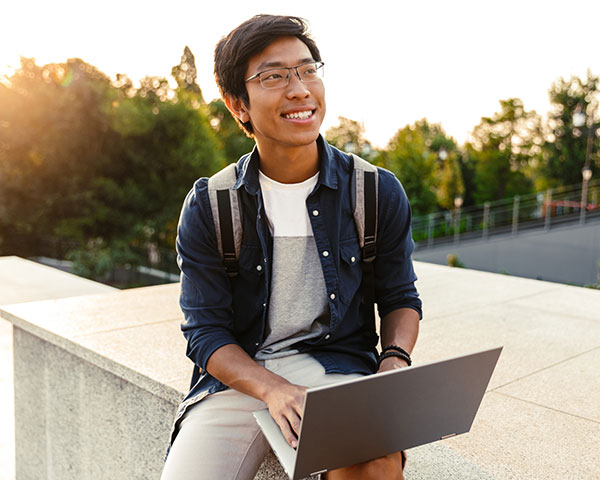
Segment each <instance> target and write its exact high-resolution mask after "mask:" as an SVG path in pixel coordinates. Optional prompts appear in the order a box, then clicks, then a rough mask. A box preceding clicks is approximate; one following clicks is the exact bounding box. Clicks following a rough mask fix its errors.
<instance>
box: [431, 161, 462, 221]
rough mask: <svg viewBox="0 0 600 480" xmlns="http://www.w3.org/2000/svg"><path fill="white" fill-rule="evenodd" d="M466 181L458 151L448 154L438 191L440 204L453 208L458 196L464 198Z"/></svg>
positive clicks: (443, 206) (449, 208) (446, 207)
mask: <svg viewBox="0 0 600 480" xmlns="http://www.w3.org/2000/svg"><path fill="white" fill-rule="evenodd" d="M464 194H465V183H464V181H463V174H462V170H461V165H460V161H459V156H458V154H457V153H456V152H452V153H450V154H448V157H447V158H446V160H444V163H443V167H442V171H441V174H440V181H439V188H438V192H437V199H438V204H439V205H440V206H441V207H442V208H445V209H447V210H452V209H453V208H454V206H455V204H454V202H455V199H456V198H457V197H460V198H464Z"/></svg>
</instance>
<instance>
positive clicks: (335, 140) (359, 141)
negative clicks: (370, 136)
mask: <svg viewBox="0 0 600 480" xmlns="http://www.w3.org/2000/svg"><path fill="white" fill-rule="evenodd" d="M338 120H339V121H340V123H339V125H337V126H335V127H331V128H329V129H328V130H327V131H326V132H325V138H326V139H327V141H328V142H329V143H331V144H332V145H334V146H335V147H337V148H339V149H340V150H344V151H346V152H349V153H355V154H357V155H360V156H362V157H363V158H364V159H365V160H370V159H371V155H372V154H373V153H374V152H373V149H372V148H371V144H370V143H369V142H368V141H367V140H366V139H365V127H364V126H363V125H362V124H360V123H358V122H357V121H356V120H350V119H349V118H345V117H338Z"/></svg>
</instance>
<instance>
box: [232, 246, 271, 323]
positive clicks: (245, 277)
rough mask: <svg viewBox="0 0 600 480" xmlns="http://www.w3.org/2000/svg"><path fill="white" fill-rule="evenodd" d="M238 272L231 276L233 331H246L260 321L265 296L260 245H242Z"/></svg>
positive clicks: (263, 264)
mask: <svg viewBox="0 0 600 480" xmlns="http://www.w3.org/2000/svg"><path fill="white" fill-rule="evenodd" d="M238 262H239V273H238V275H237V276H235V277H232V278H231V290H232V294H233V299H232V305H233V311H234V316H235V322H234V331H235V332H236V333H240V332H244V331H247V330H248V329H249V328H251V326H252V325H254V324H255V323H256V322H258V321H260V319H261V317H262V313H263V310H264V309H263V303H264V302H265V297H266V294H265V292H266V287H265V279H264V274H265V263H264V261H263V255H262V250H261V248H260V247H249V246H244V245H243V246H242V248H241V251H240V256H239V259H238Z"/></svg>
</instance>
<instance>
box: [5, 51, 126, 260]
mask: <svg viewBox="0 0 600 480" xmlns="http://www.w3.org/2000/svg"><path fill="white" fill-rule="evenodd" d="M113 98H114V95H113V92H112V90H111V85H110V80H109V79H108V77H106V76H105V75H104V74H103V73H101V72H99V71H98V70H97V69H96V68H95V67H93V66H91V65H89V64H87V63H85V62H83V61H82V60H80V59H70V60H68V61H67V62H66V63H56V64H49V65H45V66H38V65H36V63H35V61H34V60H33V59H27V58H22V59H21V67H20V69H19V70H18V71H17V72H15V74H14V75H12V76H11V77H10V78H8V79H7V82H6V84H5V85H4V86H3V89H2V95H1V98H0V101H1V102H2V105H1V107H0V115H1V118H0V125H2V128H0V203H1V204H2V205H3V212H2V214H3V215H2V216H3V218H2V219H1V220H0V222H1V223H3V225H2V228H3V230H4V231H5V232H9V233H10V234H6V235H5V236H4V243H5V245H6V243H8V242H10V239H11V238H12V239H15V238H18V237H19V236H20V235H22V234H23V235H29V236H30V237H31V243H32V244H33V245H34V246H35V245H36V244H37V247H36V248H41V247H40V245H39V240H40V239H42V238H44V237H48V236H52V235H56V234H57V231H58V230H59V229H60V226H61V224H62V222H64V221H65V220H66V219H68V218H72V217H73V216H76V215H77V214H78V212H80V209H81V208H82V205H85V203H86V202H87V200H88V198H89V193H90V187H91V183H92V178H93V177H94V175H96V174H97V172H98V171H99V169H100V168H101V167H102V165H104V164H106V163H107V162H109V161H110V158H111V155H112V153H113V152H114V147H115V145H117V144H118V138H117V137H118V136H117V135H115V133H114V132H113V131H111V128H110V122H109V120H108V118H107V111H108V110H109V108H110V104H111V101H112V99H113ZM9 229H10V230H9ZM12 247H13V248H16V249H17V250H16V251H19V252H20V250H19V248H20V246H19V245H18V244H16V245H15V244H14V243H13V245H12ZM24 253H28V252H24ZM43 253H44V252H43V251H38V252H37V254H43ZM29 254H31V253H30V252H29Z"/></svg>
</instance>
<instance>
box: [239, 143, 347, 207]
mask: <svg viewBox="0 0 600 480" xmlns="http://www.w3.org/2000/svg"><path fill="white" fill-rule="evenodd" d="M317 147H318V149H319V163H320V168H319V181H318V184H317V185H325V186H326V187H329V188H332V189H334V190H337V171H336V164H337V162H336V158H335V151H334V149H333V148H332V147H331V145H329V144H328V143H327V142H326V141H325V139H324V138H323V136H322V135H320V134H319V137H318V138H317ZM259 162H260V157H259V155H258V148H257V147H256V145H254V148H253V149H252V152H250V153H248V154H246V155H244V156H243V157H242V158H241V159H240V161H239V162H238V179H237V181H236V182H235V185H234V186H233V189H234V190H237V189H238V188H240V187H241V186H242V185H244V186H245V187H246V191H247V192H248V193H250V194H252V195H256V194H257V193H258V191H259V189H260V184H259V181H258V165H259Z"/></svg>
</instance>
